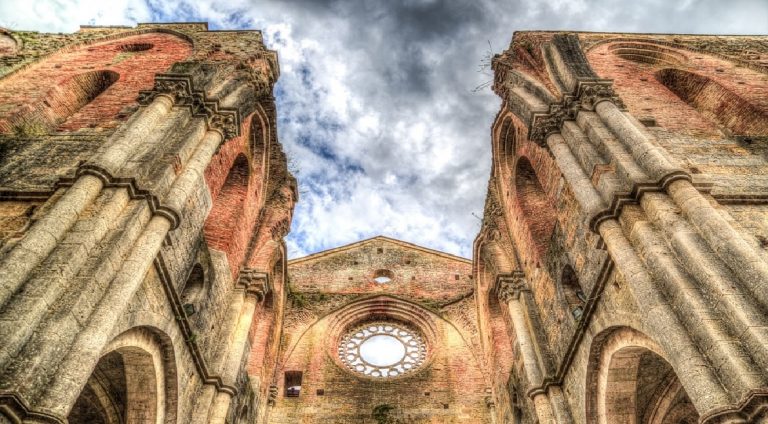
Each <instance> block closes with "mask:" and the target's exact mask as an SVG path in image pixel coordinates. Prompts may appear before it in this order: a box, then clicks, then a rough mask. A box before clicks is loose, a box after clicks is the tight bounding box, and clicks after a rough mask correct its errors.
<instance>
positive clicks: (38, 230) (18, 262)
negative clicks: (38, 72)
mask: <svg viewBox="0 0 768 424" xmlns="http://www.w3.org/2000/svg"><path fill="white" fill-rule="evenodd" d="M172 107H173V101H172V100H171V98H170V97H167V96H157V97H156V98H155V100H154V101H153V102H152V103H151V104H150V105H149V106H147V107H146V108H144V109H142V110H140V111H139V112H138V113H137V114H136V115H135V116H134V117H133V118H132V120H131V121H132V124H131V125H124V126H122V127H121V129H124V130H122V131H121V130H118V132H117V133H116V134H114V135H113V136H112V137H110V141H108V142H107V146H105V148H104V153H102V154H101V155H99V156H98V159H97V162H96V163H97V164H98V165H99V166H102V167H106V168H107V170H108V171H109V170H112V171H117V169H119V168H120V167H121V166H122V165H123V164H124V163H125V162H126V161H127V160H128V158H129V157H130V154H131V152H132V145H133V143H134V142H135V141H136V140H138V139H141V138H143V137H146V135H147V134H148V133H149V132H150V131H151V130H152V129H153V128H154V127H155V126H156V125H157V123H158V122H159V121H160V120H161V119H162V118H163V117H164V116H165V115H166V114H167V113H168V112H169V111H170V110H171V108H172ZM103 187H104V182H103V181H102V179H100V178H99V177H96V176H94V175H89V174H84V175H81V176H80V177H79V178H78V179H77V181H75V183H74V184H73V185H72V187H70V188H68V189H67V190H66V192H65V193H64V195H63V196H62V197H61V198H60V199H58V200H57V201H56V203H55V204H54V205H53V207H52V208H51V210H50V211H49V212H48V213H47V214H46V215H45V216H44V217H42V218H41V219H40V220H39V221H37V222H36V223H35V224H34V225H32V227H31V228H30V229H29V230H28V231H27V233H26V234H25V236H24V238H23V239H22V240H21V241H19V243H18V244H17V245H16V246H14V247H13V249H11V250H10V251H9V252H8V253H7V254H6V255H5V257H3V258H2V259H0V269H2V270H4V272H5V274H6V275H4V278H3V285H2V286H0V307H2V306H3V305H5V303H6V302H7V301H8V299H9V298H10V297H11V296H13V294H14V293H15V292H16V291H17V290H18V289H19V287H21V285H22V284H23V283H24V281H26V278H27V276H28V275H29V273H30V272H31V271H32V270H33V269H35V267H37V266H38V265H40V263H41V262H42V261H43V260H45V258H47V257H48V255H50V254H51V252H52V251H53V249H54V248H55V247H56V246H57V245H58V244H59V243H60V242H61V241H62V240H63V238H64V235H65V234H66V233H67V232H68V231H69V229H70V228H72V226H73V225H74V224H75V222H76V221H77V219H78V217H79V216H80V215H81V214H82V212H83V210H85V208H86V207H88V206H89V205H90V204H91V203H92V202H93V201H94V199H96V196H98V194H99V193H100V192H101V189H102V188H103Z"/></svg>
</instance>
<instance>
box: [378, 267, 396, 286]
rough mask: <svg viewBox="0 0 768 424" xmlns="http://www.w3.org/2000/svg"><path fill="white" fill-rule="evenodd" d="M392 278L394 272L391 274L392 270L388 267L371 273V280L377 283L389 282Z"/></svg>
mask: <svg viewBox="0 0 768 424" xmlns="http://www.w3.org/2000/svg"><path fill="white" fill-rule="evenodd" d="M393 278H394V274H392V271H390V270H388V269H380V270H377V271H376V272H375V273H374V274H373V281H375V282H377V283H379V284H386V283H389V282H391V281H392V279H393Z"/></svg>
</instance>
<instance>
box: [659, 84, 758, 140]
mask: <svg viewBox="0 0 768 424" xmlns="http://www.w3.org/2000/svg"><path fill="white" fill-rule="evenodd" d="M655 76H656V79H657V80H658V81H659V82H660V83H661V84H663V85H664V86H665V87H667V88H668V89H669V90H670V91H672V92H673V93H675V94H676V95H677V97H679V98H680V99H681V100H683V101H684V102H686V103H688V104H689V105H690V106H691V107H693V108H695V109H696V110H698V111H699V112H700V113H701V114H702V115H704V116H706V117H707V118H709V119H711V120H713V121H715V122H717V123H718V124H720V125H722V126H723V127H726V128H728V129H729V130H730V131H732V132H733V133H734V134H737V135H761V134H766V133H768V113H766V111H764V110H761V109H760V108H758V107H756V106H755V105H753V104H752V103H750V102H748V101H747V100H745V99H744V98H743V97H741V96H739V95H738V94H736V93H734V92H733V91H731V90H729V89H728V88H726V87H724V86H722V85H721V84H719V83H718V82H716V81H713V80H712V79H710V78H708V77H705V76H703V75H699V74H695V73H692V72H688V71H683V70H680V69H662V70H660V71H658V72H656V74H655Z"/></svg>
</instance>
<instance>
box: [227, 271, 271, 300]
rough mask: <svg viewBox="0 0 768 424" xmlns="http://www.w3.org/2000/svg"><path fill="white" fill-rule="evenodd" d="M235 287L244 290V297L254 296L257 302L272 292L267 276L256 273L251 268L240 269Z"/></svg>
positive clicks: (264, 273)
mask: <svg viewBox="0 0 768 424" xmlns="http://www.w3.org/2000/svg"><path fill="white" fill-rule="evenodd" d="M236 287H239V288H241V289H243V290H245V294H246V295H253V296H256V298H257V299H258V301H259V302H261V301H263V300H264V299H265V298H266V296H267V294H268V293H269V292H270V291H271V290H272V288H271V287H270V281H269V274H267V273H266V272H261V271H256V270H255V269H253V268H241V269H240V275H239V277H238V279H237V284H236Z"/></svg>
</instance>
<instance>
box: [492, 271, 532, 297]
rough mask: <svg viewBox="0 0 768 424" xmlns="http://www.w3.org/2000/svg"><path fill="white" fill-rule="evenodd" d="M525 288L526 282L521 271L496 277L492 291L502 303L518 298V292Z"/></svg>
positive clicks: (526, 287) (526, 286) (526, 288)
mask: <svg viewBox="0 0 768 424" xmlns="http://www.w3.org/2000/svg"><path fill="white" fill-rule="evenodd" d="M525 290H528V283H527V282H526V281H525V274H524V273H523V272H522V271H515V272H513V273H510V274H502V275H499V276H497V277H496V283H495V285H494V291H496V296H498V297H499V300H501V301H502V302H504V303H509V302H511V301H513V300H516V299H519V298H520V293H521V292H523V291H525Z"/></svg>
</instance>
